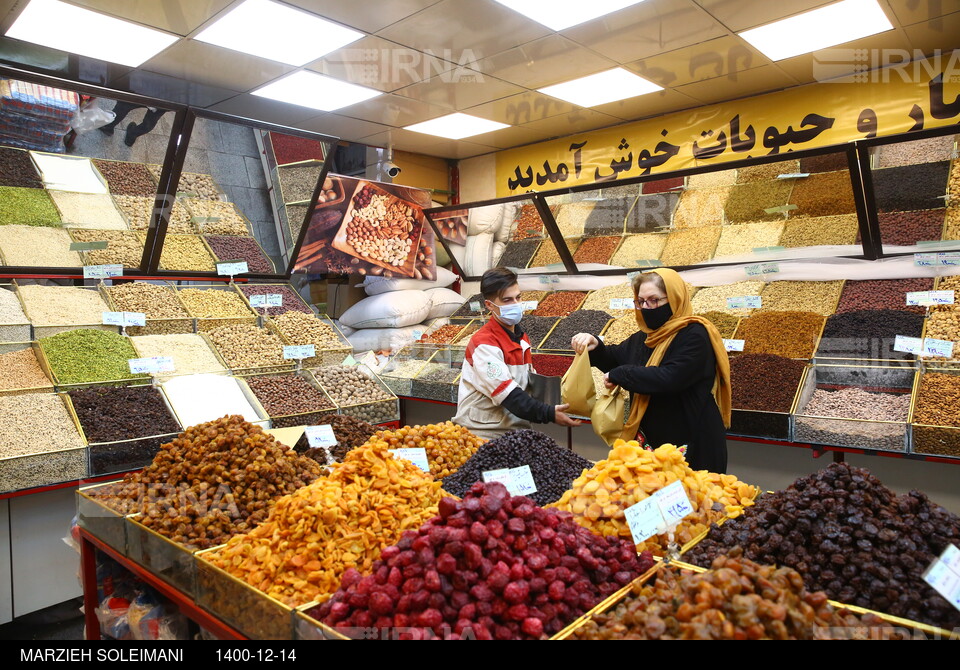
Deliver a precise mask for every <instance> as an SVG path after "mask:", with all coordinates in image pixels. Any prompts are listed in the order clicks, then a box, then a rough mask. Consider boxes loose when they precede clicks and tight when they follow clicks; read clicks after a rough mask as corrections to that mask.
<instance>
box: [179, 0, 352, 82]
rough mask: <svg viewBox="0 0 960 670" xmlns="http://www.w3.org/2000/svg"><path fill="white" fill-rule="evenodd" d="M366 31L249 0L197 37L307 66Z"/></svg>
mask: <svg viewBox="0 0 960 670" xmlns="http://www.w3.org/2000/svg"><path fill="white" fill-rule="evenodd" d="M361 37H363V33H359V32H357V31H356V30H351V29H350V28H345V27H343V26H341V25H338V24H336V23H333V22H331V21H327V20H326V19H323V18H320V17H319V16H316V15H314V14H310V13H308V12H304V11H301V10H299V9H294V8H293V7H288V6H286V5H281V4H280V3H277V2H270V0H246V2H244V3H243V4H242V5H238V6H237V7H236V8H234V9H232V10H230V11H229V12H228V13H227V14H225V15H224V16H222V17H221V18H220V19H218V20H217V21H216V22H215V23H213V24H211V25H210V26H208V27H207V28H204V29H203V30H202V31H201V32H200V33H199V34H198V35H197V36H196V38H195V39H197V40H199V41H201V42H207V43H208V44H215V45H216V46H220V47H224V48H226V49H232V50H233V51H239V52H241V53H245V54H250V55H253V56H260V57H261V58H268V59H270V60H274V61H278V62H280V63H286V64H287V65H296V66H300V65H306V64H307V63H309V62H311V61H315V60H317V59H318V58H322V57H323V56H325V55H327V54H328V53H330V52H332V51H336V50H337V49H340V48H341V47H344V46H346V45H347V44H350V43H351V42H355V41H357V40H358V39H360V38H361Z"/></svg>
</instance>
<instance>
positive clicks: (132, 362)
mask: <svg viewBox="0 0 960 670" xmlns="http://www.w3.org/2000/svg"><path fill="white" fill-rule="evenodd" d="M127 364H128V365H129V366H130V373H131V374H134V375H149V374H156V373H158V372H173V371H174V367H173V359H172V358H170V357H169V356H153V357H151V358H131V359H129V360H127Z"/></svg>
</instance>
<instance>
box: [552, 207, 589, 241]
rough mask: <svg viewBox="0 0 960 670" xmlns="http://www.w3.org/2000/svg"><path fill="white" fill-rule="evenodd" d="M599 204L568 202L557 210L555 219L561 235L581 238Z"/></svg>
mask: <svg viewBox="0 0 960 670" xmlns="http://www.w3.org/2000/svg"><path fill="white" fill-rule="evenodd" d="M596 204H597V203H596V202H594V201H591V202H568V203H565V204H563V205H560V207H559V208H558V209H557V211H556V213H555V214H554V218H555V219H556V221H557V227H558V228H560V234H561V235H563V236H564V237H579V236H580V235H583V231H584V228H585V227H586V225H587V218H588V217H589V216H590V213H591V212H593V208H594V206H595V205H596Z"/></svg>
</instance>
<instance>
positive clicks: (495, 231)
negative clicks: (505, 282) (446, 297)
mask: <svg viewBox="0 0 960 670" xmlns="http://www.w3.org/2000/svg"><path fill="white" fill-rule="evenodd" d="M516 212H517V203H512V202H507V203H502V204H500V205H488V206H486V207H474V208H472V209H471V210H470V213H469V214H468V216H467V243H466V245H458V244H455V243H451V244H450V249H451V251H452V252H453V256H454V257H455V258H456V259H457V262H459V263H460V267H462V268H463V271H464V272H466V273H467V276H468V277H479V276H480V275H482V274H483V273H484V272H486V271H487V270H489V269H490V268H492V267H496V266H497V264H498V261H499V260H500V257H501V256H503V252H504V249H506V246H507V242H509V241H510V235H511V233H512V232H513V226H514V219H515V217H516Z"/></svg>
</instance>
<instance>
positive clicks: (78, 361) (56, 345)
mask: <svg viewBox="0 0 960 670" xmlns="http://www.w3.org/2000/svg"><path fill="white" fill-rule="evenodd" d="M40 347H41V348H42V349H43V353H44V354H45V355H46V357H47V361H48V362H49V363H50V369H51V371H52V372H53V374H54V375H55V377H56V380H57V382H58V383H60V384H83V383H88V382H99V381H114V380H121V379H149V378H148V377H145V376H144V375H135V374H131V372H130V366H129V364H128V363H127V361H129V360H130V359H131V358H137V352H136V350H135V349H134V348H133V345H131V344H130V340H129V339H127V338H126V337H124V336H123V335H118V334H117V333H108V332H107V331H105V330H90V329H81V330H68V331H67V332H65V333H60V334H58V335H54V336H52V337H44V338H43V339H41V340H40Z"/></svg>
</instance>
